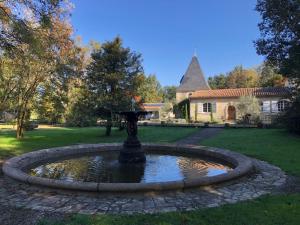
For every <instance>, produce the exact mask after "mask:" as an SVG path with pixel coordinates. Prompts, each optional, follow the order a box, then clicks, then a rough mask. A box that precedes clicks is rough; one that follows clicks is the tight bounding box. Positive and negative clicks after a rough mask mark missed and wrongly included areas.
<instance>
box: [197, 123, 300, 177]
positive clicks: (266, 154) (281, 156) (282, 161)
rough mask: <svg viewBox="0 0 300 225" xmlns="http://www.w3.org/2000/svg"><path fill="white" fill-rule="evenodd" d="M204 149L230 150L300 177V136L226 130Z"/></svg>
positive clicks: (258, 131) (269, 131) (273, 132)
mask: <svg viewBox="0 0 300 225" xmlns="http://www.w3.org/2000/svg"><path fill="white" fill-rule="evenodd" d="M201 144H202V145H207V146H214V147H221V148H227V149H230V150H233V151H237V152H240V153H243V154H246V155H248V156H251V157H254V158H257V159H261V160H265V161H268V162H269V163H271V164H274V165H277V166H279V167H280V168H282V169H283V170H285V171H286V172H288V173H289V174H293V175H297V176H299V177H300V136H294V135H291V134H289V133H287V132H286V131H284V130H277V129H226V130H224V131H223V132H222V133H221V134H219V135H218V136H217V137H215V138H212V139H208V140H205V141H204V142H202V143H201Z"/></svg>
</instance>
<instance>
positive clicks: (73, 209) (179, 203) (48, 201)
mask: <svg viewBox="0 0 300 225" xmlns="http://www.w3.org/2000/svg"><path fill="white" fill-rule="evenodd" d="M253 162H254V164H255V168H256V172H255V173H253V174H251V175H248V176H246V177H243V178H240V179H237V180H233V181H230V182H226V183H223V184H220V185H213V186H207V187H202V188H197V189H187V190H184V191H172V192H156V193H155V192H152V193H135V194H117V193H111V194H107V193H88V192H70V191H62V190H55V189H47V188H44V187H37V186H33V185H27V184H22V183H18V182H16V181H14V180H12V179H9V178H6V177H3V175H1V176H0V204H1V205H2V206H7V207H17V208H18V209H31V210H37V211H42V212H47V213H49V212H51V213H83V214H102V213H112V214H120V213H124V214H133V213H158V212H170V211H190V210H194V209H199V208H204V207H217V206H220V205H223V204H228V203H236V202H239V201H244V200H249V199H253V198H257V197H259V196H261V195H264V194H268V193H274V192H277V191H280V190H281V189H282V188H283V187H284V184H285V182H286V179H287V175H286V174H285V173H284V172H283V171H282V170H281V169H279V168H278V167H275V166H273V165H270V164H268V163H266V162H263V161H259V160H256V159H253Z"/></svg>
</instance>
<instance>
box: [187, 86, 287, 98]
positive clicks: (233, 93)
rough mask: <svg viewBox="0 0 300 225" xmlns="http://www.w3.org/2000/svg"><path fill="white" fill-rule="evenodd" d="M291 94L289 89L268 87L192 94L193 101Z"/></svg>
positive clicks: (206, 91)
mask: <svg viewBox="0 0 300 225" xmlns="http://www.w3.org/2000/svg"><path fill="white" fill-rule="evenodd" d="M290 93H291V89H290V88H287V87H266V88H235V89H216V90H201V91H196V92H194V93H192V95H191V96H190V98H191V99H195V98H224V97H228V98H235V97H241V96H246V95H253V96H256V97H267V96H286V95H289V94H290Z"/></svg>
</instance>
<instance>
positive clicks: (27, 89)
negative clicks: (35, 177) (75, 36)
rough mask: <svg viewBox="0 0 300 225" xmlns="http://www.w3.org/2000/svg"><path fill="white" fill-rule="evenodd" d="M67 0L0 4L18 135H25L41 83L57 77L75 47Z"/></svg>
mask: <svg viewBox="0 0 300 225" xmlns="http://www.w3.org/2000/svg"><path fill="white" fill-rule="evenodd" d="M65 3H67V1H60V0H57V1H43V0H31V1H23V0H16V1H9V0H7V1H5V2H4V3H1V4H0V28H1V32H0V33H1V34H0V40H1V41H0V43H1V44H0V48H1V51H2V55H3V56H5V57H9V58H10V59H11V60H12V61H13V63H14V67H13V74H14V82H15V83H16V84H17V85H16V87H15V89H14V96H13V98H9V99H10V100H12V101H13V105H14V108H15V109H16V111H17V138H21V137H23V133H24V128H25V127H24V125H25V120H26V119H28V118H29V117H30V111H31V109H32V100H33V98H34V96H35V95H36V93H37V91H38V88H39V87H40V85H41V84H43V83H45V82H47V81H50V80H52V81H54V80H56V78H57V75H58V73H56V71H57V69H58V67H59V66H61V65H63V64H64V63H65V62H64V59H65V58H66V55H67V53H68V52H69V50H70V49H71V48H72V47H73V43H72V41H71V40H70V36H71V33H72V27H71V26H70V25H69V23H68V16H69V8H68V6H67V5H66V4H65Z"/></svg>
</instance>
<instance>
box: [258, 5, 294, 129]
mask: <svg viewBox="0 0 300 225" xmlns="http://www.w3.org/2000/svg"><path fill="white" fill-rule="evenodd" d="M256 10H257V11H258V12H259V13H260V15H261V17H262V21H261V23H259V25H258V26H259V30H260V33H261V38H259V39H258V40H257V41H256V42H255V45H256V49H257V53H258V54H260V55H264V56H266V60H267V62H268V63H270V64H272V65H275V66H276V67H277V68H279V71H280V73H281V74H284V75H285V76H287V77H288V78H289V79H290V80H291V81H292V82H294V83H295V88H294V93H293V95H292V96H291V101H292V104H291V106H290V107H289V109H288V110H287V111H286V112H285V113H284V114H283V117H282V118H283V121H284V122H285V125H286V127H287V128H288V129H289V130H291V131H293V132H296V133H300V107H299V99H300V90H299V89H300V54H299V52H300V41H299V40H300V23H299V21H300V1H299V0H258V1H257V5H256Z"/></svg>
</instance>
